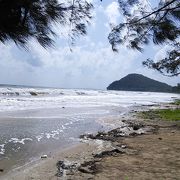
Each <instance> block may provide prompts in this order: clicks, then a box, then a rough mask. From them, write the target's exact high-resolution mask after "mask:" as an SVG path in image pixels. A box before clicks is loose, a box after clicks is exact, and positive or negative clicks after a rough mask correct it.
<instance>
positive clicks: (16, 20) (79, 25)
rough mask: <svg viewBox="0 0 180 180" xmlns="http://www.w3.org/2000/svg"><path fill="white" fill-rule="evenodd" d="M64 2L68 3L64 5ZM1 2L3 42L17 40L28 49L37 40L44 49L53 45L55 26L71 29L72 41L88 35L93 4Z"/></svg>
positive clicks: (77, 1)
mask: <svg viewBox="0 0 180 180" xmlns="http://www.w3.org/2000/svg"><path fill="white" fill-rule="evenodd" d="M63 2H64V3H63ZM63 2H62V3H61V1H58V0H0V42H2V43H5V42H6V41H8V40H13V41H14V42H15V43H16V44H17V45H19V46H23V47H26V46H27V42H28V41H29V39H31V38H33V39H36V40H37V41H38V42H39V43H40V44H41V45H42V46H43V47H44V48H46V47H49V46H51V45H52V44H53V37H54V36H55V32H54V31H53V28H52V25H53V24H55V23H59V24H61V25H62V26H65V25H68V26H69V28H70V34H69V36H70V38H71V40H74V39H75V38H76V37H77V36H79V35H84V34H86V25H87V24H88V23H89V22H90V19H91V17H92V16H91V9H92V7H93V6H92V4H91V3H88V2H87V1H85V0H74V1H73V3H72V1H71V0H67V1H63Z"/></svg>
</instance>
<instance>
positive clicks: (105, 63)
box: [0, 0, 179, 89]
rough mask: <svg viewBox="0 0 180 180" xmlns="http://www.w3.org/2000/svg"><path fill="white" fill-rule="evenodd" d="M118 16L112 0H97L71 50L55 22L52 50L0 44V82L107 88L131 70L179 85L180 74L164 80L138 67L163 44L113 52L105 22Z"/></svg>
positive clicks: (158, 54)
mask: <svg viewBox="0 0 180 180" xmlns="http://www.w3.org/2000/svg"><path fill="white" fill-rule="evenodd" d="M154 2H155V1H154ZM120 19H121V16H120V13H119V9H118V6H117V2H116V0H114V1H112V0H106V1H104V2H103V3H101V2H100V1H96V6H95V12H94V18H93V21H92V25H91V26H90V27H89V28H88V35H87V36H85V37H81V38H80V39H78V41H77V42H76V45H75V46H74V47H73V51H72V52H71V51H70V47H69V42H68V40H66V39H65V38H62V27H59V26H57V27H56V32H57V34H58V35H61V36H58V37H57V39H56V44H55V48H53V49H52V48H51V49H48V50H45V49H43V48H42V47H41V46H40V45H39V44H37V43H35V42H33V41H31V42H30V45H29V47H30V48H29V51H26V50H24V49H20V48H18V47H16V46H15V45H14V44H13V43H12V42H8V43H7V44H5V45H3V44H0V69H1V70H0V84H16V85H33V86H48V87H61V88H93V89H105V88H106V87H107V86H108V85H109V84H110V83H111V82H112V81H114V80H118V79H120V78H122V77H124V76H126V75H127V74H129V73H140V74H143V75H145V76H148V77H151V78H154V79H156V80H159V81H163V82H166V83H169V84H171V85H176V84H177V83H179V79H178V77H175V78H168V77H165V76H162V75H160V74H159V73H157V72H155V71H153V70H149V69H147V68H144V67H143V66H142V61H143V60H146V59H147V58H149V57H150V58H153V59H155V60H156V59H158V58H160V57H162V56H163V55H164V51H165V49H166V47H164V46H162V47H159V46H154V45H153V46H152V45H149V46H148V47H146V48H145V51H144V52H143V53H139V52H136V51H133V50H130V49H127V48H126V47H123V46H122V47H120V49H119V53H114V52H112V50H111V47H110V45H109V43H108V40H107V36H108V33H109V31H110V26H109V24H110V23H113V24H115V23H118V22H120ZM63 31H64V30H63Z"/></svg>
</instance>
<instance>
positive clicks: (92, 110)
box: [0, 87, 178, 171]
mask: <svg viewBox="0 0 180 180" xmlns="http://www.w3.org/2000/svg"><path fill="white" fill-rule="evenodd" d="M30 92H31V93H30ZM32 92H35V93H36V96H33V95H31V94H32ZM176 97H178V95H176V94H166V93H149V92H123V91H121V92H120V91H119V92H117V91H95V90H92V91H91V90H64V89H32V88H12V87H11V88H8V87H4V88H0V168H2V169H5V170H7V171H8V170H9V169H11V168H13V167H17V166H20V165H23V164H24V163H26V162H28V161H31V160H33V159H34V158H37V157H40V156H41V155H42V154H44V153H46V154H48V155H49V156H50V155H51V153H52V152H53V151H55V150H57V149H63V148H64V147H67V146H70V145H72V144H74V143H77V142H78V137H79V135H80V134H83V133H87V132H91V133H92V132H96V131H101V130H104V129H106V128H108V127H107V126H106V125H105V124H100V122H102V121H99V123H98V119H99V118H104V117H106V118H108V117H110V116H111V117H112V116H117V115H120V114H121V113H125V112H127V111H128V109H129V108H130V107H132V106H135V105H148V104H156V103H159V102H169V101H172V100H173V99H174V98H176Z"/></svg>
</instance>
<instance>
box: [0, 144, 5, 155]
mask: <svg viewBox="0 0 180 180" xmlns="http://www.w3.org/2000/svg"><path fill="white" fill-rule="evenodd" d="M4 146H5V144H0V155H3V154H4V153H5V148H4Z"/></svg>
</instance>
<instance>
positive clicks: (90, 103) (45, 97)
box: [0, 87, 180, 113]
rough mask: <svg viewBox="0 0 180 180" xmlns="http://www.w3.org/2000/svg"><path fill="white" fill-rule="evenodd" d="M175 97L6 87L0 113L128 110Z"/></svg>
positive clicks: (0, 91) (1, 93)
mask: <svg viewBox="0 0 180 180" xmlns="http://www.w3.org/2000/svg"><path fill="white" fill-rule="evenodd" d="M33 93H34V95H33ZM173 97H174V98H177V97H180V96H179V95H177V94H170V93H153V92H125V91H102V90H101V91H100V90H77V89H48V88H8V87H3V88H0V111H1V112H2V111H16V110H28V109H38V108H62V107H65V108H66V107H74V108H76V107H87V108H89V107H102V106H111V107H112V106H115V107H116V106H122V107H128V106H132V105H134V104H137V105H139V104H146V105H148V104H155V103H159V102H169V101H171V100H172V98H173ZM86 113H89V112H86ZM96 113H104V112H103V111H102V112H100V111H97V112H96Z"/></svg>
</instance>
